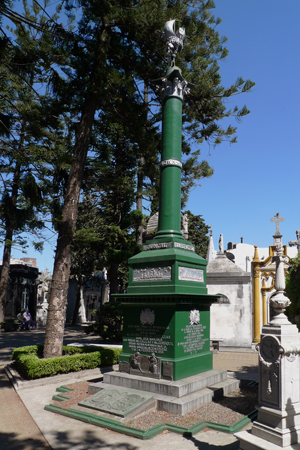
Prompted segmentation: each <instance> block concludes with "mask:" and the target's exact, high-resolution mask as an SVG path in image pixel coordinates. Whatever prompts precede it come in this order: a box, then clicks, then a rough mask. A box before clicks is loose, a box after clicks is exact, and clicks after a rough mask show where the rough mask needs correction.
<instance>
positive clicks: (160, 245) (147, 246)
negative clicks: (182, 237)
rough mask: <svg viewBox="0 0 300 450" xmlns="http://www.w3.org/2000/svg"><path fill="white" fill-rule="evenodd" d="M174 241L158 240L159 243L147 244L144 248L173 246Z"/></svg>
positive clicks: (155, 248)
mask: <svg viewBox="0 0 300 450" xmlns="http://www.w3.org/2000/svg"><path fill="white" fill-rule="evenodd" d="M171 247H172V242H158V243H157V244H145V245H143V250H160V249H161V248H171Z"/></svg>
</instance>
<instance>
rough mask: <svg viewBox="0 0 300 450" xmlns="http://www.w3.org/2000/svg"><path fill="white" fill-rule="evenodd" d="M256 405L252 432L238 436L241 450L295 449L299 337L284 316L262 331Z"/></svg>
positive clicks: (299, 420)
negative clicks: (256, 413) (255, 419)
mask: <svg viewBox="0 0 300 450" xmlns="http://www.w3.org/2000/svg"><path fill="white" fill-rule="evenodd" d="M258 347H259V405H258V407H257V409H258V416H257V421H255V422H254V423H253V427H252V432H251V433H250V434H249V433H246V432H241V433H237V434H236V437H237V438H238V439H239V440H240V450H256V449H257V450H258V449H266V448H267V449H270V450H273V449H274V450H275V449H296V448H299V443H300V335H299V332H298V329H297V327H296V325H293V324H291V323H290V322H288V320H287V318H286V316H284V315H282V316H276V319H275V320H274V319H273V321H272V322H271V323H270V324H268V325H265V326H264V327H263V329H262V334H261V342H260V344H258Z"/></svg>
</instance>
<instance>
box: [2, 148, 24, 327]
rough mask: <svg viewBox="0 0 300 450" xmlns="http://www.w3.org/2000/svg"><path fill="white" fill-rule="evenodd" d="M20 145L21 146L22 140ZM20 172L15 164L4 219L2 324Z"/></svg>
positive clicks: (19, 167)
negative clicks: (8, 205)
mask: <svg viewBox="0 0 300 450" xmlns="http://www.w3.org/2000/svg"><path fill="white" fill-rule="evenodd" d="M20 145H22V140H21V143H20ZM20 172H21V166H20V164H19V163H18V162H17V163H16V167H15V171H14V178H13V187H12V193H11V197H10V208H9V209H10V211H8V215H7V217H6V219H5V220H6V224H5V225H6V233H5V244H4V250H3V260H2V269H1V276H0V322H3V320H4V317H5V306H6V297H7V289H8V284H9V269H10V257H11V246H12V239H13V234H14V221H15V212H16V211H15V210H16V205H17V199H18V190H19V182H20Z"/></svg>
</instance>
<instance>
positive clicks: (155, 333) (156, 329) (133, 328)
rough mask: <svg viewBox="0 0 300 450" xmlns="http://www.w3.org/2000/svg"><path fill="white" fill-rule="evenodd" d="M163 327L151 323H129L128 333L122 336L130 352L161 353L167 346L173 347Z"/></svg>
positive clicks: (164, 351)
mask: <svg viewBox="0 0 300 450" xmlns="http://www.w3.org/2000/svg"><path fill="white" fill-rule="evenodd" d="M165 331H166V328H165V327H162V326H159V325H157V326H156V325H153V326H151V327H149V326H147V325H146V326H145V325H129V329H128V333H127V334H126V337H125V336H124V338H123V343H124V344H127V345H128V347H129V349H130V350H131V352H132V353H137V352H142V353H148V354H152V353H155V354H159V355H163V354H164V353H166V352H167V351H168V347H173V346H174V343H173V342H172V341H171V336H169V335H168V334H164V333H165Z"/></svg>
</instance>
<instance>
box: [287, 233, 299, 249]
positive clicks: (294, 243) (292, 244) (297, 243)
mask: <svg viewBox="0 0 300 450" xmlns="http://www.w3.org/2000/svg"><path fill="white" fill-rule="evenodd" d="M296 236H297V240H296V241H290V242H289V246H290V247H293V246H294V245H297V250H298V255H299V254H300V230H297V231H296Z"/></svg>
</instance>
